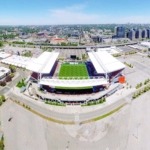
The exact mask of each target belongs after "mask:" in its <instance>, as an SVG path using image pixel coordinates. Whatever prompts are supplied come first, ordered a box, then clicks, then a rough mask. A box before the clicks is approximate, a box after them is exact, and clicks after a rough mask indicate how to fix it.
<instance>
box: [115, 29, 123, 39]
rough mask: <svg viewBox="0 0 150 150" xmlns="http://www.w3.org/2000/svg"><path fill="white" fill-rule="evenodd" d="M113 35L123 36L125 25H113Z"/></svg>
mask: <svg viewBox="0 0 150 150" xmlns="http://www.w3.org/2000/svg"><path fill="white" fill-rule="evenodd" d="M115 35H116V37H117V38H125V27H121V26H120V27H115Z"/></svg>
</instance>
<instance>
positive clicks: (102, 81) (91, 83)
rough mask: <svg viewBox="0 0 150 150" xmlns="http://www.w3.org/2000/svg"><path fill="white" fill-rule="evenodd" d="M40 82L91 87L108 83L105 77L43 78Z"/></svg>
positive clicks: (49, 84) (52, 84) (58, 85)
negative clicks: (79, 78)
mask: <svg viewBox="0 0 150 150" xmlns="http://www.w3.org/2000/svg"><path fill="white" fill-rule="evenodd" d="M39 83H40V84H42V85H48V86H52V87H90V86H98V85H105V84H108V82H107V80H106V79H105V78H100V79H83V80H60V79H46V78H42V79H41V80H40V82H39Z"/></svg>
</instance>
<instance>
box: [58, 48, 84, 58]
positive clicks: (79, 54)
mask: <svg viewBox="0 0 150 150" xmlns="http://www.w3.org/2000/svg"><path fill="white" fill-rule="evenodd" d="M56 51H57V52H59V53H60V54H59V58H64V59H70V56H71V55H76V56H77V57H79V58H80V59H81V58H82V55H83V54H86V51H85V49H59V50H56Z"/></svg>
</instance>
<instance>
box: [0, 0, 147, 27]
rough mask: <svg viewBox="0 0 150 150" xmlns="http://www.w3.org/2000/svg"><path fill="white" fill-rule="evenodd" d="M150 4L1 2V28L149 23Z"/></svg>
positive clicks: (121, 0)
mask: <svg viewBox="0 0 150 150" xmlns="http://www.w3.org/2000/svg"><path fill="white" fill-rule="evenodd" d="M149 7H150V0H143V1H142V0H0V25H57V24H107V23H116V24H124V23H150V8H149Z"/></svg>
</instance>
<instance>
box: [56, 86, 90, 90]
mask: <svg viewBox="0 0 150 150" xmlns="http://www.w3.org/2000/svg"><path fill="white" fill-rule="evenodd" d="M55 89H57V90H89V89H92V87H91V86H87V87H59V86H57V87H55Z"/></svg>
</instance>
